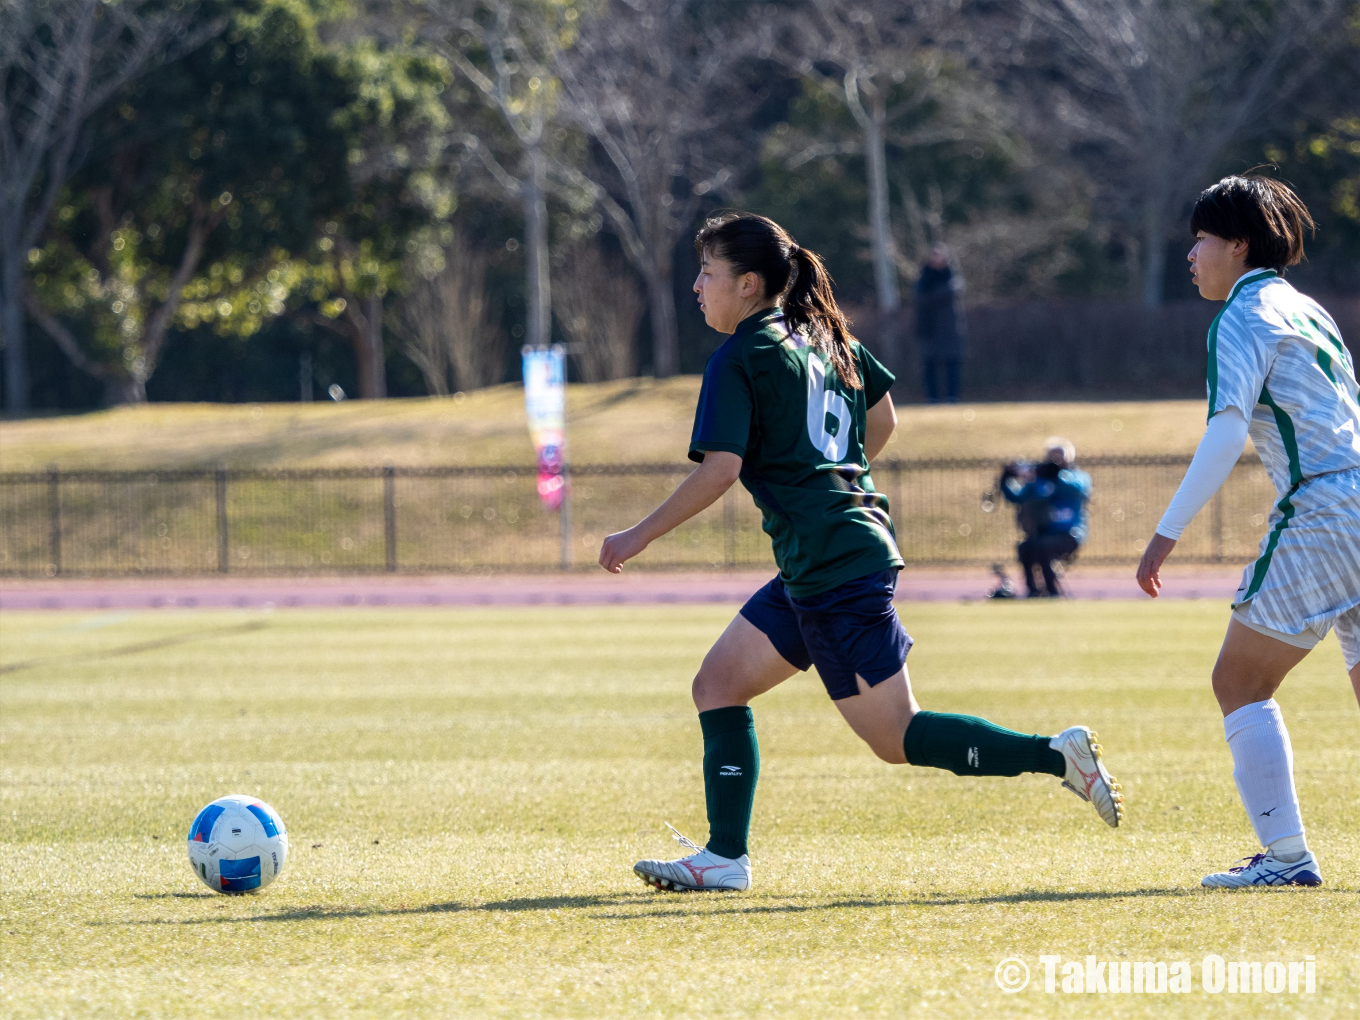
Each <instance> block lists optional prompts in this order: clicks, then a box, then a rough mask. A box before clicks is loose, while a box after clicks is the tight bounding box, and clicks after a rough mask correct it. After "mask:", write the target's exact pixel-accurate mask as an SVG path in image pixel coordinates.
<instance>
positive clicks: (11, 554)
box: [0, 457, 1274, 577]
mask: <svg viewBox="0 0 1360 1020" xmlns="http://www.w3.org/2000/svg"><path fill="white" fill-rule="evenodd" d="M1188 463H1189V458H1186V457H1099V458H1087V459H1086V460H1084V461H1083V462H1082V467H1083V468H1085V469H1086V470H1087V471H1089V472H1090V473H1091V476H1092V481H1093V492H1094V494H1093V497H1092V500H1091V504H1090V514H1091V527H1090V539H1089V541H1088V542H1087V544H1086V546H1085V548H1084V549H1083V550H1082V552H1081V554H1080V559H1081V562H1084V563H1103V564H1127V563H1134V562H1136V561H1137V559H1138V557H1139V556H1140V555H1141V552H1142V549H1143V546H1144V544H1145V543H1146V541H1147V539H1148V536H1149V535H1150V534H1151V533H1152V529H1153V528H1154V526H1155V525H1156V521H1157V518H1158V515H1159V514H1160V513H1161V511H1162V509H1163V507H1165V505H1166V503H1167V501H1168V500H1169V499H1170V498H1171V495H1172V493H1173V492H1174V491H1175V488H1176V485H1177V484H1178V483H1179V481H1180V478H1181V475H1182V474H1183V473H1184V471H1185V467H1186V465H1187V464H1188ZM690 470H691V466H690V465H658V464H639V465H616V466H615V465H611V466H603V465H602V466H587V467H575V468H573V469H572V472H571V490H570V491H571V501H570V506H571V514H570V517H569V518H568V519H567V520H565V521H564V520H563V519H562V518H561V517H560V516H559V515H558V514H557V513H555V512H550V511H547V510H545V509H544V508H543V507H542V506H541V504H540V502H539V499H538V496H537V493H536V489H535V473H534V470H533V469H532V468H525V467H446V468H397V467H380V468H372V469H338V470H337V469H331V470H307V471H237V470H216V471H214V470H200V471H136V472H124V471H116V472H115V471H70V472H63V471H57V470H50V471H47V472H40V473H28V474H0V576H39V577H40V576H47V577H56V576H72V575H75V576H96V575H97V576H115V575H134V574H211V573H232V574H250V575H261V574H271V573H354V572H365V571H394V572H395V571H405V572H417V571H443V572H479V573H485V572H489V571H539V570H550V569H563V568H566V569H571V568H573V567H575V568H585V567H588V566H591V565H593V564H594V562H595V557H596V555H597V553H598V550H599V544H600V541H601V540H602V539H603V538H604V536H605V535H607V534H609V533H610V532H612V531H617V530H620V529H622V528H625V527H628V526H629V525H631V524H633V523H635V522H636V521H637V520H639V519H641V517H643V516H644V515H645V514H646V513H647V512H649V511H650V510H651V509H652V508H653V507H654V506H655V505H656V504H657V503H659V502H660V501H661V500H662V499H663V498H665V496H666V495H667V494H668V493H669V492H670V491H671V490H672V489H674V488H675V486H676V485H678V484H679V483H680V482H681V480H682V479H684V477H685V476H686V474H688V472H689V471H690ZM998 471H999V465H998V464H997V462H996V461H994V460H930V461H895V462H886V463H882V464H878V465H876V466H875V467H874V472H873V474H874V479H875V482H876V485H877V487H878V489H879V491H881V492H883V493H884V494H886V495H887V497H888V499H889V500H890V502H891V506H892V517H893V520H894V522H895V524H896V527H897V533H898V540H899V545H900V547H901V550H902V555H903V557H904V558H905V559H906V560H907V562H908V564H909V565H935V566H939V565H960V566H962V565H986V564H989V563H992V562H997V561H1005V560H1009V559H1011V558H1012V557H1013V556H1014V548H1015V543H1016V541H1017V539H1018V533H1017V531H1016V527H1015V515H1014V514H1013V513H1012V512H1011V509H1010V507H1009V506H1008V505H1007V504H1005V503H1000V504H999V505H998V504H996V503H995V501H994V500H989V499H988V498H987V494H988V493H989V492H991V491H992V490H993V489H994V485H995V481H996V477H997V474H998ZM1273 499H1274V492H1273V489H1272V487H1271V485H1270V483H1269V480H1268V479H1267V477H1266V475H1265V472H1264V471H1263V470H1262V468H1261V465H1260V461H1259V460H1257V459H1256V458H1254V457H1252V458H1243V460H1242V461H1241V462H1240V463H1239V465H1238V468H1237V470H1236V471H1234V472H1233V474H1232V477H1231V478H1230V479H1229V480H1228V483H1227V484H1226V485H1225V486H1224V487H1223V489H1222V491H1221V492H1220V493H1219V494H1218V495H1217V496H1216V497H1215V498H1214V501H1213V502H1212V504H1211V505H1210V506H1209V507H1207V508H1206V509H1205V511H1204V512H1202V513H1201V514H1200V516H1199V519H1197V520H1196V521H1195V523H1194V525H1192V526H1191V528H1190V529H1189V530H1188V531H1187V532H1186V534H1185V537H1184V538H1183V539H1182V541H1181V545H1180V547H1179V548H1178V549H1177V553H1176V559H1177V561H1178V562H1182V563H1218V562H1234V563H1235V562H1241V561H1244V560H1248V559H1251V558H1252V557H1253V556H1254V555H1255V553H1256V547H1257V544H1258V542H1259V540H1260V538H1261V535H1262V534H1263V532H1264V531H1265V520H1266V517H1265V515H1266V513H1267V511H1268V510H1269V508H1270V504H1271V502H1272V500H1273ZM564 523H565V525H566V529H567V530H566V533H565V534H563V531H562V527H563V524H564ZM772 564H773V559H772V557H771V554H770V545H769V540H768V539H767V538H766V537H765V535H764V534H763V533H762V531H761V528H760V514H759V512H758V511H757V510H756V509H755V507H754V506H753V505H752V503H751V500H750V498H749V497H748V496H747V495H746V494H745V492H744V491H742V490H741V489H740V487H734V488H733V489H732V490H731V491H730V492H729V493H728V494H727V495H726V496H725V497H724V498H723V499H722V500H720V501H719V502H718V503H716V504H715V505H714V506H713V507H711V508H709V509H708V510H706V511H704V512H703V513H701V514H699V515H698V516H697V517H695V518H694V519H693V520H691V521H689V522H688V523H686V524H684V525H682V526H681V527H680V528H678V529H676V530H675V531H674V532H672V533H671V534H670V535H667V536H666V537H665V538H662V539H660V540H659V541H657V542H656V543H654V544H653V545H652V547H651V548H649V549H648V550H647V552H646V553H645V554H644V555H643V556H642V557H641V558H640V559H639V560H638V561H637V563H636V565H637V566H638V567H641V568H644V569H645V568H654V569H665V568H687V569H709V568H756V567H761V568H767V567H770V566H772Z"/></svg>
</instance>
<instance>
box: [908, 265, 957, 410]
mask: <svg viewBox="0 0 1360 1020" xmlns="http://www.w3.org/2000/svg"><path fill="white" fill-rule="evenodd" d="M962 292H963V277H962V276H960V275H959V274H958V273H956V272H954V270H953V268H952V267H951V266H950V265H949V250H948V249H947V248H945V246H944V245H942V244H937V245H935V247H933V248H931V249H930V256H929V257H928V258H927V259H926V262H925V265H924V266H922V267H921V277H920V279H918V280H917V281H916V339H917V341H918V342H919V344H920V347H921V378H922V381H923V382H924V383H925V389H926V399H928V400H929V401H930V402H931V403H932V404H938V403H939V402H940V400H941V390H940V379H939V376H940V374H941V373H943V375H944V391H943V399H945V400H947V401H948V402H949V403H951V404H956V403H958V400H959V371H960V368H961V367H962V364H963V340H964V328H963V317H962V316H961V315H960V314H959V295H960V294H961V293H962Z"/></svg>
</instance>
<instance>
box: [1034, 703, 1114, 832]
mask: <svg viewBox="0 0 1360 1020" xmlns="http://www.w3.org/2000/svg"><path fill="white" fill-rule="evenodd" d="M1048 746H1049V747H1051V748H1053V750H1055V751H1057V752H1058V753H1059V754H1061V755H1062V756H1063V758H1064V759H1065V760H1066V761H1067V775H1065V776H1064V777H1063V786H1065V787H1067V788H1068V789H1069V790H1071V791H1072V792H1073V793H1075V794H1076V795H1077V796H1078V797H1080V798H1081V799H1082V800H1086V801H1090V802H1091V803H1092V804H1094V805H1095V809H1096V812H1097V813H1098V814H1099V815H1100V817H1101V820H1102V821H1104V822H1105V824H1106V825H1108V826H1109V827H1110V828H1112V829H1117V828H1119V823H1120V822H1122V821H1123V820H1124V797H1123V794H1122V793H1121V792H1120V788H1119V783H1118V782H1116V781H1115V778H1114V776H1112V775H1110V773H1109V770H1107V769H1106V768H1105V763H1104V762H1102V761H1101V760H1100V744H1099V742H1098V739H1097V737H1096V735H1095V734H1094V733H1092V732H1091V731H1090V730H1089V729H1088V728H1087V727H1085V726H1069V727H1068V728H1067V729H1065V730H1063V731H1062V732H1061V733H1059V734H1058V735H1057V736H1056V737H1054V738H1053V739H1052V740H1050V741H1049V742H1048Z"/></svg>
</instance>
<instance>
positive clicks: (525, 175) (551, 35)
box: [414, 0, 576, 346]
mask: <svg viewBox="0 0 1360 1020" xmlns="http://www.w3.org/2000/svg"><path fill="white" fill-rule="evenodd" d="M414 9H415V10H416V11H417V12H418V13H419V17H420V21H421V24H422V29H423V33H424V36H425V38H426V40H427V42H428V43H429V44H430V45H431V46H433V47H434V48H435V49H436V50H437V51H438V52H439V53H440V54H442V55H443V56H444V57H446V58H447V59H448V60H449V62H450V63H452V64H453V66H454V68H455V69H456V70H457V71H458V73H459V75H461V76H462V77H463V78H464V79H465V80H466V81H467V82H468V83H469V84H471V85H472V86H473V88H474V89H475V90H476V92H477V94H478V95H480V96H481V98H482V101H483V102H484V103H485V104H486V106H487V107H488V108H489V109H491V110H492V111H494V112H495V113H496V114H497V116H498V117H499V119H500V120H501V121H502V122H503V123H504V125H505V126H506V127H508V128H509V129H510V136H511V137H512V138H513V141H514V143H515V145H516V146H517V147H518V149H519V152H518V155H519V157H520V160H519V162H520V166H519V168H518V169H514V168H511V167H507V166H505V165H504V163H503V162H502V161H501V160H500V159H498V158H497V156H496V154H495V151H494V147H493V146H492V145H491V144H488V141H487V140H486V139H485V138H483V137H481V136H479V135H478V134H477V133H476V132H473V131H467V132H464V133H463V135H462V139H461V140H462V142H463V146H464V148H465V151H466V152H467V153H469V154H471V155H473V156H475V157H476V158H477V159H478V160H479V161H480V162H481V163H482V165H483V166H484V167H485V169H486V170H487V171H488V172H489V173H490V174H491V176H492V178H493V179H494V180H495V181H496V183H497V184H498V185H499V186H500V188H501V189H502V190H503V191H504V192H505V193H506V194H507V195H510V196H511V197H513V198H515V199H517V200H518V201H519V202H520V203H521V205H522V206H523V209H524V261H525V293H526V297H527V302H528V307H529V321H528V322H527V323H526V327H525V328H526V333H525V339H526V341H527V342H528V343H530V344H533V345H536V346H543V345H546V344H547V343H548V341H549V339H550V338H551V333H552V284H551V280H550V277H549V271H548V255H549V252H548V183H549V182H548V171H549V164H550V162H551V157H550V155H549V153H548V144H549V138H548V137H547V128H548V126H549V123H550V121H551V118H552V116H553V114H554V112H555V105H556V98H555V95H554V93H555V91H556V88H555V81H554V79H553V77H552V74H553V72H552V65H553V63H554V61H555V58H556V52H557V49H558V47H559V45H560V44H561V39H562V34H563V32H564V31H566V28H567V25H569V24H570V22H567V21H565V19H566V18H567V16H568V15H570V16H571V20H573V21H574V20H575V18H576V12H575V11H574V10H568V11H559V10H557V9H556V8H554V7H552V6H551V5H547V4H543V3H536V2H534V0H457V2H450V0H415V3H414ZM559 18H560V19H563V21H562V23H558V21H557V19H559Z"/></svg>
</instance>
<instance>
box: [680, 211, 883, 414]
mask: <svg viewBox="0 0 1360 1020" xmlns="http://www.w3.org/2000/svg"><path fill="white" fill-rule="evenodd" d="M694 250H695V252H696V253H698V255H699V260H700V261H703V257H704V252H706V251H707V252H711V253H712V254H713V255H714V256H716V257H717V258H720V259H722V260H724V261H726V262H730V263H732V268H733V269H735V270H736V272H737V274H738V275H740V274H742V273H755V274H756V275H757V276H759V277H760V279H761V282H762V284H763V287H764V296H765V297H767V298H768V297H780V298H782V300H781V301H780V304H781V305H782V306H783V309H784V321H785V322H786V323H788V326H789V329H791V330H793V331H794V332H796V333H799V334H801V335H802V336H803V337H805V338H806V339H807V341H808V343H809V344H810V345H811V346H812V348H813V349H814V350H815V351H817V352H818V353H820V354H823V355H825V356H826V358H827V360H829V361H830V362H831V365H832V367H833V368H834V369H835V371H836V374H837V375H838V376H840V379H841V382H842V383H844V384H845V385H846V386H848V387H850V389H852V390H859V389H863V388H864V384H863V383H862V382H861V381H860V377H859V366H858V365H856V364H855V355H854V352H853V351H851V349H850V341H852V340H854V339H855V338H854V337H853V336H852V335H851V334H850V320H849V319H847V318H846V317H845V313H843V312H842V311H841V310H840V309H839V308H838V307H837V306H836V299H835V297H834V296H832V293H831V274H830V273H828V272H827V271H826V266H824V265H822V260H821V259H819V258H818V257H817V255H816V254H815V253H813V252H810V251H808V250H807V249H806V248H800V247H798V242H797V241H795V240H794V239H793V238H792V237H790V236H789V232H788V231H787V230H785V229H784V228H783V227H781V226H780V225H779V224H778V223H776V222H775V221H774V220H771V219H767V218H766V217H764V216H755V215H752V214H751V213H735V212H728V213H720V214H719V215H717V216H713V217H711V218H710V219H708V220H707V221H705V223H704V225H703V227H702V228H701V229H700V230H699V233H698V234H697V235H696V236H695V238H694Z"/></svg>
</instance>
